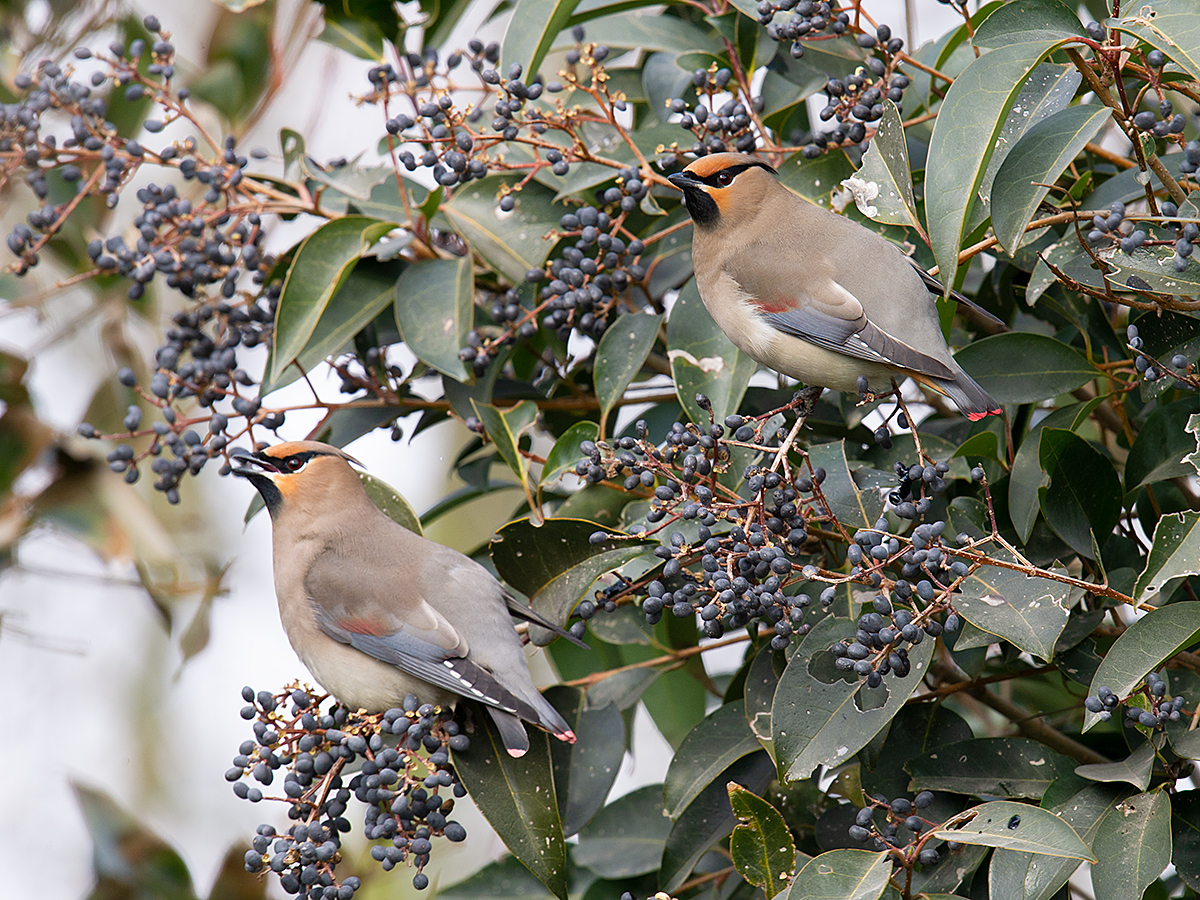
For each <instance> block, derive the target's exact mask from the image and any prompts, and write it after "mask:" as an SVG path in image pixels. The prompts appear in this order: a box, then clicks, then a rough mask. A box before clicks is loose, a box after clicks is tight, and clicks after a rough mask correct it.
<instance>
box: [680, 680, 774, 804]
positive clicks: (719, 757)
mask: <svg viewBox="0 0 1200 900" xmlns="http://www.w3.org/2000/svg"><path fill="white" fill-rule="evenodd" d="M759 749H761V745H760V744H759V742H758V739H757V738H755V736H754V734H753V733H752V732H751V731H750V727H749V725H748V724H747V722H746V704H745V702H744V701H742V700H734V701H732V702H730V703H725V704H722V705H721V706H718V707H717V708H716V709H715V710H713V711H712V712H711V713H710V714H709V715H708V716H706V717H705V718H704V719H703V720H702V721H701V722H700V724H698V725H697V726H696V727H695V728H693V729H692V730H691V731H690V732H688V735H687V737H685V738H684V739H683V743H681V744H680V745H679V749H678V750H676V751H675V755H674V756H673V757H672V758H671V763H670V765H669V766H668V768H667V777H666V779H665V781H664V783H663V810H664V811H665V813H666V815H668V816H669V817H670V818H672V819H676V818H678V817H679V815H680V813H682V812H683V810H684V809H685V808H686V807H687V805H688V804H689V803H691V802H692V800H694V799H695V798H696V796H697V795H698V794H699V793H700V792H701V791H702V790H704V789H705V788H706V787H708V785H709V784H711V783H712V782H713V781H714V780H715V779H716V778H717V777H718V776H719V775H720V774H721V773H722V772H724V771H725V770H726V769H727V768H729V766H730V765H731V764H732V763H733V762H734V761H735V760H738V759H741V758H742V757H743V756H746V755H747V754H749V753H753V752H754V751H755V750H759Z"/></svg>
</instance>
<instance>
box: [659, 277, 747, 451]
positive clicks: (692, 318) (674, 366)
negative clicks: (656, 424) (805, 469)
mask: <svg viewBox="0 0 1200 900" xmlns="http://www.w3.org/2000/svg"><path fill="white" fill-rule="evenodd" d="M667 357H668V358H669V359H670V360H671V377H672V378H673V379H674V381H675V393H676V394H677V395H678V397H679V404H680V406H682V407H683V408H684V410H685V411H686V412H687V414H688V418H689V419H691V420H692V421H693V422H694V423H696V424H697V425H699V426H700V427H702V428H703V427H706V426H707V425H708V412H707V411H705V410H703V409H701V408H700V407H699V406H697V405H696V394H704V395H705V396H707V397H708V399H709V400H710V401H712V414H713V418H714V419H715V420H716V421H717V422H721V421H722V420H723V419H724V418H725V416H727V415H729V414H730V413H732V412H736V411H737V407H738V404H739V403H741V401H742V396H743V395H744V394H745V393H746V386H747V385H748V384H749V383H750V376H751V375H753V374H754V370H755V369H756V368H757V367H758V364H757V363H756V362H755V361H754V360H753V359H751V358H750V357H749V356H747V355H746V354H745V353H743V352H742V351H741V350H739V349H738V348H737V347H735V346H734V345H733V342H732V341H731V340H729V338H727V337H725V335H724V333H722V331H721V329H720V328H718V327H717V323H716V322H714V321H713V319H712V316H710V315H709V314H708V310H707V309H705V308H704V303H703V302H702V301H701V300H700V292H699V291H698V290H697V288H696V280H695V279H692V280H691V281H689V282H688V283H687V285H686V286H685V287H684V288H683V290H681V291H680V292H679V299H678V300H676V301H675V305H674V306H673V307H672V308H671V318H670V319H669V320H668V322H667Z"/></svg>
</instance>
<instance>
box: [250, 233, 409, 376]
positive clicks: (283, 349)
mask: <svg viewBox="0 0 1200 900" xmlns="http://www.w3.org/2000/svg"><path fill="white" fill-rule="evenodd" d="M395 227H396V226H395V225H394V224H393V223H391V222H380V221H378V220H376V219H371V218H368V217H367V216H345V217H344V218H341V219H334V220H333V221H332V222H327V223H326V224H324V225H322V226H321V227H320V228H318V229H317V230H316V231H314V232H313V233H312V234H310V235H309V236H308V237H306V238H305V239H304V240H303V241H301V242H300V246H299V247H298V248H297V249H296V252H295V254H294V255H293V257H292V263H291V265H290V266H288V271H287V276H286V277H285V278H284V282H283V290H282V292H281V293H280V295H279V306H278V307H277V308H276V311H275V342H274V356H273V357H272V365H271V369H270V372H269V375H268V380H270V381H272V382H276V381H278V380H279V377H280V375H281V374H282V373H283V370H284V368H286V367H287V366H288V365H290V364H291V362H292V360H293V359H295V358H296V357H297V356H298V355H299V354H300V352H301V351H302V350H303V349H304V347H305V345H307V344H308V341H309V338H311V337H312V335H313V332H314V331H315V330H316V327H317V323H318V322H319V321H320V320H321V317H322V316H323V315H324V314H325V309H326V307H327V306H328V305H329V301H330V299H331V298H332V297H333V296H334V294H336V293H337V290H338V288H340V287H341V286H342V285H343V284H344V283H345V281H346V279H347V278H348V277H349V276H350V273H351V271H353V269H354V266H355V264H356V263H357V262H358V260H359V257H361V256H362V254H363V253H364V252H365V251H366V250H367V249H368V248H369V247H370V246H371V245H372V244H374V243H375V242H376V241H377V240H379V239H380V238H381V237H383V236H384V235H385V234H387V233H388V232H389V231H390V230H391V229H393V228H395Z"/></svg>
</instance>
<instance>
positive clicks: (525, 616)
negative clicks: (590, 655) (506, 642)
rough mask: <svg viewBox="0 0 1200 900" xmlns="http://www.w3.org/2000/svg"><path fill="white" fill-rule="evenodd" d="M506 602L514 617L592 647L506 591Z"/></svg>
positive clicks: (585, 648) (581, 645) (572, 641)
mask: <svg viewBox="0 0 1200 900" xmlns="http://www.w3.org/2000/svg"><path fill="white" fill-rule="evenodd" d="M504 602H505V603H506V604H507V605H508V612H509V615H511V616H512V617H513V618H514V619H520V620H521V621H522V622H528V623H529V624H531V625H538V626H540V627H542V628H546V629H548V630H550V631H553V632H554V633H555V634H557V635H558V636H559V637H561V638H566V639H567V640H568V641H570V642H571V643H572V644H574V645H575V646H576V647H582V648H583V649H584V650H588V649H590V648H589V647H588V645H587V644H585V643H584V642H583V641H581V640H580V639H579V638H577V637H575V635H573V634H571V633H570V632H569V631H566V630H565V629H562V628H559V627H558V626H557V625H555V624H554V623H553V622H551V621H550V620H549V619H547V618H544V617H543V616H541V615H539V614H538V613H536V612H534V611H533V608H532V607H529V606H526V605H525V604H524V603H522V602H521V601H520V600H518V599H517V598H516V597H514V596H513V595H512V594H508V593H506V594H505V595H504Z"/></svg>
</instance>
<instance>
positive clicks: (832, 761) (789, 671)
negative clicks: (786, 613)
mask: <svg viewBox="0 0 1200 900" xmlns="http://www.w3.org/2000/svg"><path fill="white" fill-rule="evenodd" d="M848 626H849V623H848V622H846V621H844V620H839V619H835V618H832V617H830V618H826V619H823V620H822V621H821V622H820V623H818V624H817V626H816V627H815V628H813V629H812V631H810V632H809V633H808V635H806V636H805V638H804V641H803V642H802V643H801V644H800V647H799V648H798V649H797V650H796V652H795V654H794V655H793V656H792V657H791V660H790V662H789V663H788V667H787V668H786V669H784V672H783V675H782V677H780V679H779V686H778V687H777V688H776V690H775V702H774V706H773V707H772V710H771V734H772V740H773V741H774V745H775V757H776V760H777V761H778V764H779V771H780V773H781V774H783V775H784V777H785V778H786V779H787V780H788V781H795V780H798V779H801V778H807V777H808V776H809V775H811V774H812V772H813V770H814V769H816V767H817V766H819V765H825V766H834V765H840V764H842V763H844V762H846V761H847V760H848V759H849V758H850V757H851V756H852V755H853V754H855V753H857V752H858V751H859V750H860V749H861V748H862V747H863V746H864V745H865V744H866V743H867V741H869V740H871V738H873V737H874V736H875V735H876V734H878V733H879V731H880V730H881V729H882V728H883V727H884V726H885V725H887V723H888V722H889V721H891V719H892V717H893V716H894V715H895V714H896V713H897V712H898V711H899V709H900V708H901V707H902V706H903V705H904V703H905V701H906V700H907V699H908V697H909V696H910V695H911V694H912V692H913V691H915V690H916V689H917V687H918V686H919V684H920V681H921V678H922V677H923V676H924V672H925V667H926V666H927V665H928V664H929V659H930V657H931V655H932V653H933V644H934V642H933V641H923V642H922V643H921V644H920V645H918V646H916V647H913V648H911V649H910V650H909V663H910V665H911V671H910V672H909V674H908V677H906V678H904V679H898V678H896V677H894V676H891V675H889V676H887V677H885V678H884V681H883V684H882V685H880V686H879V687H878V688H875V689H871V688H868V687H867V686H866V680H865V679H861V680H860V679H859V678H857V677H854V680H852V681H847V680H844V679H843V677H842V676H841V673H840V672H838V671H837V670H835V669H833V666H832V665H830V666H829V671H828V672H826V671H825V670H823V669H822V670H820V671H821V674H822V676H823V677H827V678H830V680H829V681H825V680H822V678H819V677H817V675H816V674H814V672H813V671H811V669H812V666H813V664H810V662H809V660H810V659H812V660H813V661H814V663H820V662H824V661H828V660H829V652H828V648H829V646H830V644H832V643H833V642H834V641H836V640H838V639H839V638H841V637H843V636H845V634H846V633H847V628H848Z"/></svg>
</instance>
